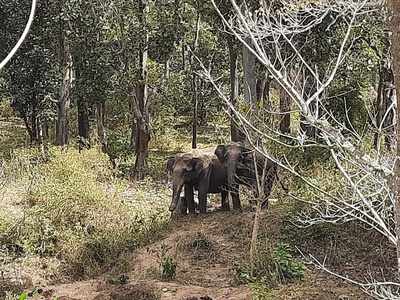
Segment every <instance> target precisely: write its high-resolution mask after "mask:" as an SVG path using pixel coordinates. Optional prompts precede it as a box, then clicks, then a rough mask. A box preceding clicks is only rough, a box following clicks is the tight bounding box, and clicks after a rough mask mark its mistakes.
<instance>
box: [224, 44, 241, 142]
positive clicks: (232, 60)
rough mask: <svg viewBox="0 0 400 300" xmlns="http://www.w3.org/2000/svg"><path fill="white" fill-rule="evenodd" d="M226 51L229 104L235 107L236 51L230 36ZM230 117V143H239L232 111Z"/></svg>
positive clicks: (239, 138) (236, 83) (236, 87)
mask: <svg viewBox="0 0 400 300" xmlns="http://www.w3.org/2000/svg"><path fill="white" fill-rule="evenodd" d="M228 50H229V73H230V83H231V93H230V102H231V103H232V106H234V107H235V106H236V101H237V99H238V97H239V75H238V62H239V61H238V49H237V45H236V43H235V39H234V38H233V37H232V36H228ZM230 116H231V141H232V142H240V141H243V140H244V138H243V136H241V135H240V131H239V128H238V127H237V125H236V123H235V119H234V118H233V113H232V111H231V112H230Z"/></svg>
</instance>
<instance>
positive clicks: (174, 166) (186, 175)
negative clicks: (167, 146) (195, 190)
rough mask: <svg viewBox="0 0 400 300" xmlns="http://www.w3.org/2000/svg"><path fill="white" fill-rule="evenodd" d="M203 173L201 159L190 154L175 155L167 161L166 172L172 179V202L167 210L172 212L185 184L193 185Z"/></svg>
mask: <svg viewBox="0 0 400 300" xmlns="http://www.w3.org/2000/svg"><path fill="white" fill-rule="evenodd" d="M203 171H204V162H203V160H202V159H201V158H198V157H193V155H192V154H190V153H185V154H177V155H176V156H175V157H174V158H170V159H169V160H168V161H167V172H168V174H170V176H171V177H172V201H171V204H170V207H169V210H170V211H171V212H173V211H174V210H175V209H176V207H177V205H178V203H179V201H180V195H181V192H182V188H183V186H184V185H185V184H195V183H196V181H197V180H198V178H200V177H201V174H202V172H203Z"/></svg>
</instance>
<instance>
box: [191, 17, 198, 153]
mask: <svg viewBox="0 0 400 300" xmlns="http://www.w3.org/2000/svg"><path fill="white" fill-rule="evenodd" d="M199 36H200V10H198V12H197V21H196V33H195V37H194V41H193V49H192V52H193V53H192V55H191V56H190V67H191V69H192V103H193V120H192V149H196V148H197V124H198V108H199V95H198V90H197V89H198V86H197V84H198V83H197V76H196V73H195V72H194V69H195V68H194V59H193V55H194V54H195V53H196V51H197V47H198V44H199Z"/></svg>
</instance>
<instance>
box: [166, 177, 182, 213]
mask: <svg viewBox="0 0 400 300" xmlns="http://www.w3.org/2000/svg"><path fill="white" fill-rule="evenodd" d="M182 187H183V184H182V183H179V184H176V183H175V182H174V184H173V187H172V191H173V192H172V200H171V204H170V206H169V211H170V212H173V211H175V209H176V207H177V206H178V203H179V200H180V196H181V192H182Z"/></svg>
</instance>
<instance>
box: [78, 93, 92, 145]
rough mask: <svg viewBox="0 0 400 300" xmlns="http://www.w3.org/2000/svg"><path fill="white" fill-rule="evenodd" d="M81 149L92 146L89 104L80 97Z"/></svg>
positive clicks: (79, 131) (79, 127) (79, 125)
mask: <svg viewBox="0 0 400 300" xmlns="http://www.w3.org/2000/svg"><path fill="white" fill-rule="evenodd" d="M78 135H79V137H78V138H79V151H81V150H83V149H85V148H86V149H89V148H90V124H89V106H88V103H87V101H85V100H83V99H78Z"/></svg>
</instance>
